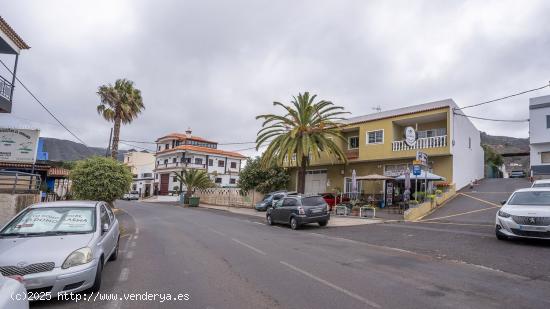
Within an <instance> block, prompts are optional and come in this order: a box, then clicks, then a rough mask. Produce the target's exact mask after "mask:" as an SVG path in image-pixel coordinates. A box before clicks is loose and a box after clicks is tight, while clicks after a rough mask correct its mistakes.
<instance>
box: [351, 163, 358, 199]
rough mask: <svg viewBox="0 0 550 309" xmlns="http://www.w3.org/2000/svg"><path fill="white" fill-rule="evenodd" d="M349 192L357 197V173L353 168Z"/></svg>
mask: <svg viewBox="0 0 550 309" xmlns="http://www.w3.org/2000/svg"><path fill="white" fill-rule="evenodd" d="M351 193H352V194H353V198H356V197H357V173H356V172H355V170H352V171H351Z"/></svg>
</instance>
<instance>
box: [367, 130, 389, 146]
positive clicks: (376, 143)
mask: <svg viewBox="0 0 550 309" xmlns="http://www.w3.org/2000/svg"><path fill="white" fill-rule="evenodd" d="M379 131H382V141H381V142H375V143H369V133H373V132H379ZM385 135H386V134H385V132H384V129H379V130H372V131H367V134H366V139H367V145H380V144H384V137H385ZM374 139H375V140H376V135H375V136H374Z"/></svg>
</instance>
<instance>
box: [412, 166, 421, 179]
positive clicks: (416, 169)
mask: <svg viewBox="0 0 550 309" xmlns="http://www.w3.org/2000/svg"><path fill="white" fill-rule="evenodd" d="M420 174H422V166H420V165H416V164H415V165H413V175H414V176H419V175H420Z"/></svg>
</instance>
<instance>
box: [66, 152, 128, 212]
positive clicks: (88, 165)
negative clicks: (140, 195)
mask: <svg viewBox="0 0 550 309" xmlns="http://www.w3.org/2000/svg"><path fill="white" fill-rule="evenodd" d="M70 179H71V180H72V187H71V188H72V194H73V195H74V197H75V198H77V199H83V200H94V201H95V200H97V201H105V202H108V203H109V204H110V205H111V206H113V202H114V201H115V200H116V199H118V198H121V197H122V196H123V195H124V193H126V192H128V191H129V190H130V186H131V184H132V173H131V172H130V169H129V168H128V167H127V166H126V165H124V164H123V163H120V162H118V161H116V160H113V159H111V158H103V157H92V158H89V159H86V160H82V161H78V162H77V163H76V165H75V167H74V168H73V169H72V170H71V172H70Z"/></svg>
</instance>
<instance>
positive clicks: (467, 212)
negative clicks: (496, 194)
mask: <svg viewBox="0 0 550 309" xmlns="http://www.w3.org/2000/svg"><path fill="white" fill-rule="evenodd" d="M495 208H500V206H493V207H488V208H483V209H477V210H472V211H466V212H461V213H458V214H454V215H448V216H443V217H437V218H431V219H424V220H420V221H416V222H426V221H433V220H441V219H447V218H452V217H457V216H463V215H467V214H471V213H476V212H480V211H486V210H491V209H495Z"/></svg>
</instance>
